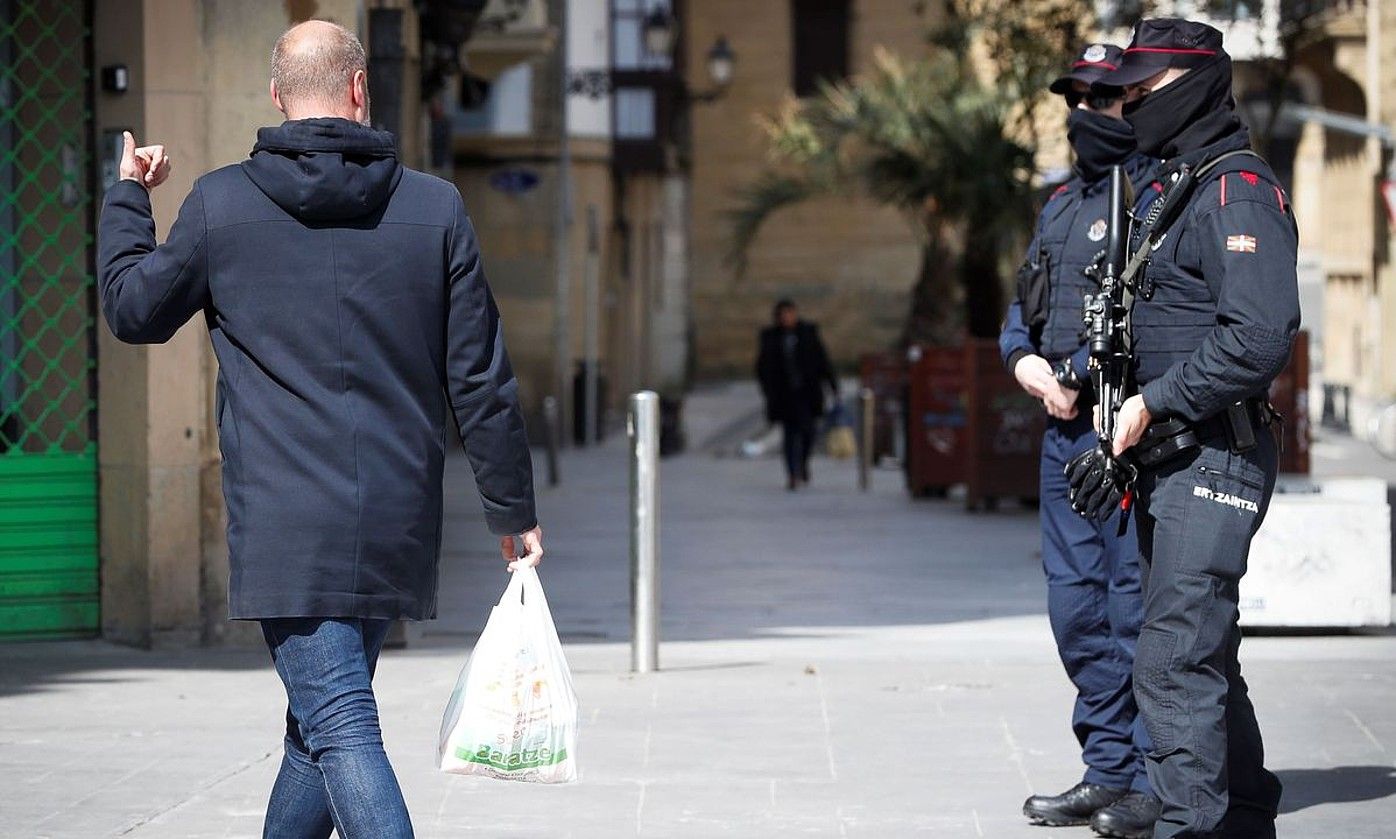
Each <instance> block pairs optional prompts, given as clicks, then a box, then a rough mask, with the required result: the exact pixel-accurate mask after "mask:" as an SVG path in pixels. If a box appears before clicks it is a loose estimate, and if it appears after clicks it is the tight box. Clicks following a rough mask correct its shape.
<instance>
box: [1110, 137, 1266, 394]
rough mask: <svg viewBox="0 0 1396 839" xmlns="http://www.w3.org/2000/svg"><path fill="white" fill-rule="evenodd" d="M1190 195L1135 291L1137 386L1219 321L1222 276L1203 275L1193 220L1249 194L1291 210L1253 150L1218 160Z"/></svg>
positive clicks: (1192, 347)
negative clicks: (1218, 309) (1218, 307)
mask: <svg viewBox="0 0 1396 839" xmlns="http://www.w3.org/2000/svg"><path fill="white" fill-rule="evenodd" d="M1192 195H1193V198H1192V200H1191V201H1190V202H1189V203H1188V206H1187V207H1186V208H1184V210H1183V213H1182V215H1181V216H1180V217H1179V218H1178V220H1177V221H1176V222H1174V223H1173V225H1172V227H1171V228H1170V229H1169V230H1168V233H1167V235H1166V237H1165V238H1164V239H1163V241H1162V242H1160V243H1159V245H1158V247H1157V248H1156V249H1155V250H1154V252H1153V254H1152V255H1151V256H1150V258H1149V262H1148V264H1147V265H1146V266H1145V268H1144V271H1143V278H1142V280H1141V281H1140V282H1139V283H1138V285H1137V287H1136V290H1135V295H1136V296H1135V302H1134V309H1133V314H1132V317H1131V321H1132V327H1133V335H1134V359H1135V371H1134V377H1135V381H1136V382H1137V384H1139V385H1140V386H1142V385H1145V384H1148V383H1149V382H1151V381H1153V380H1154V379H1157V378H1159V377H1160V376H1162V375H1163V374H1164V373H1165V372H1167V370H1168V368H1170V367H1172V366H1173V365H1174V364H1177V363H1179V362H1181V361H1185V360H1186V359H1187V358H1188V357H1189V356H1191V355H1192V354H1193V353H1194V352H1195V351H1196V350H1197V348H1198V347H1200V346H1202V343H1203V342H1204V341H1205V340H1206V339H1207V336H1208V335H1209V334H1210V333H1211V331H1212V329H1213V328H1215V327H1216V325H1217V304H1218V297H1219V295H1220V291H1221V285H1220V283H1221V282H1222V280H1223V278H1222V277H1205V276H1203V272H1202V252H1201V245H1202V244H1203V243H1202V242H1201V241H1200V239H1199V235H1198V233H1197V232H1196V231H1195V223H1196V220H1197V219H1199V218H1201V217H1202V216H1203V215H1204V214H1206V213H1207V212H1210V211H1211V210H1213V209H1215V208H1217V207H1218V206H1221V205H1222V204H1224V203H1226V202H1227V201H1238V200H1246V199H1249V198H1258V199H1260V200H1265V201H1269V202H1278V203H1279V204H1280V205H1281V207H1282V209H1284V210H1285V211H1286V212H1291V211H1290V207H1289V201H1288V199H1287V198H1286V197H1285V194H1284V190H1283V189H1282V188H1281V187H1280V185H1279V180H1278V179H1277V178H1276V177H1275V174H1274V172H1273V171H1271V169H1270V167H1269V165H1268V164H1267V163H1265V161H1264V160H1262V159H1260V158H1259V157H1255V156H1253V155H1238V156H1234V157H1231V158H1228V159H1227V160H1224V161H1222V162H1221V163H1220V164H1218V165H1217V167H1216V169H1214V170H1212V171H1211V172H1209V173H1207V175H1206V176H1205V178H1204V179H1203V180H1201V181H1199V182H1198V184H1197V186H1196V188H1195V189H1194V190H1193V193H1192ZM1138 241H1139V240H1138V239H1136V245H1137V243H1138ZM1213 246H1222V243H1214V245H1213Z"/></svg>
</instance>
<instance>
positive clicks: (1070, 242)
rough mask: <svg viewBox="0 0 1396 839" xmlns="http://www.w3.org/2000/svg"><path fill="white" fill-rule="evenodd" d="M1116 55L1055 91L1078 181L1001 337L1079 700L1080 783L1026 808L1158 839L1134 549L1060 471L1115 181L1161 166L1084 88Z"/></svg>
mask: <svg viewBox="0 0 1396 839" xmlns="http://www.w3.org/2000/svg"><path fill="white" fill-rule="evenodd" d="M1121 52H1122V51H1121V50H1120V48H1119V47H1116V46H1113V45H1107V44H1091V45H1089V46H1087V47H1086V48H1085V49H1084V50H1083V51H1082V52H1081V54H1080V55H1079V56H1078V57H1077V59H1076V60H1075V61H1074V62H1073V63H1072V65H1071V68H1070V69H1069V71H1068V72H1067V73H1066V74H1065V75H1063V76H1062V77H1061V78H1059V79H1057V80H1056V81H1054V82H1053V83H1052V85H1051V88H1050V90H1051V92H1052V93H1054V94H1058V95H1060V96H1062V97H1063V98H1064V99H1065V101H1066V104H1067V107H1068V108H1069V109H1070V112H1069V116H1068V119H1067V124H1068V138H1069V140H1070V142H1071V146H1072V149H1073V150H1074V151H1075V157H1076V166H1075V176H1074V177H1072V178H1071V179H1070V180H1069V181H1067V182H1066V183H1065V184H1063V185H1062V186H1061V187H1060V188H1059V189H1057V191H1056V192H1055V193H1053V195H1052V196H1051V198H1050V199H1049V200H1048V201H1047V204H1046V206H1045V207H1044V208H1043V210H1042V214H1041V216H1040V217H1039V219H1038V225H1037V232H1036V235H1035V236H1034V238H1033V241H1032V243H1031V244H1030V245H1029V249H1028V258H1027V260H1026V261H1025V263H1024V266H1023V268H1022V270H1021V271H1020V272H1019V277H1018V286H1019V287H1018V299H1017V300H1016V301H1015V302H1014V303H1013V304H1012V305H1011V306H1010V308H1009V311H1008V317H1007V320H1006V321H1005V326H1004V330H1003V333H1002V334H1001V336H1000V338H999V344H1000V349H1001V351H1002V354H1003V358H1004V362H1005V364H1006V365H1007V366H1008V369H1009V370H1010V371H1011V372H1012V373H1013V374H1014V376H1015V377H1016V378H1017V380H1018V382H1019V383H1020V384H1021V386H1022V387H1023V389H1024V390H1026V391H1027V392H1028V393H1029V394H1031V395H1032V396H1033V397H1035V398H1037V399H1039V400H1041V401H1042V402H1043V405H1044V407H1045V409H1046V410H1047V412H1048V414H1049V415H1050V417H1049V421H1048V425H1047V432H1046V435H1045V437H1044V439H1043V444H1042V469H1041V473H1042V485H1041V497H1042V506H1041V520H1042V562H1043V569H1044V571H1045V572H1046V576H1047V605H1048V614H1049V616H1050V619H1051V625H1052V632H1053V635H1054V637H1055V639H1056V642H1057V650H1058V653H1059V654H1060V656H1061V660H1062V664H1063V665H1064V667H1065V668H1066V672H1067V675H1068V677H1069V678H1070V679H1071V681H1072V683H1073V684H1074V685H1075V686H1076V691H1077V698H1076V703H1075V708H1074V711H1073V714H1072V719H1071V725H1072V729H1073V731H1074V732H1075V734H1076V737H1077V740H1078V741H1079V742H1080V744H1081V750H1082V755H1081V756H1082V760H1083V762H1084V763H1085V764H1086V772H1085V776H1084V778H1083V779H1082V781H1081V782H1080V783H1078V784H1076V785H1075V786H1073V787H1072V788H1071V789H1069V790H1067V791H1066V792H1064V793H1061V794H1059V795H1034V796H1032V797H1031V798H1029V799H1028V800H1027V802H1026V803H1025V804H1024V806H1023V812H1024V814H1025V815H1026V816H1027V817H1028V818H1029V819H1030V820H1032V821H1033V822H1034V823H1035V824H1041V825H1052V826H1057V825H1085V824H1090V825H1091V826H1092V827H1093V828H1095V830H1096V832H1097V833H1099V834H1101V835H1103V836H1113V837H1121V839H1135V837H1141V839H1142V838H1143V837H1149V836H1152V835H1153V825H1154V820H1155V819H1156V818H1157V816H1158V810H1159V804H1158V800H1157V799H1156V798H1155V797H1154V795H1153V793H1152V790H1151V788H1150V786H1149V781H1148V777H1147V775H1146V774H1145V771H1144V752H1145V751H1146V750H1147V749H1148V742H1147V739H1146V737H1145V735H1144V733H1143V727H1142V725H1141V724H1140V723H1139V721H1138V720H1137V710H1136V706H1135V699H1134V693H1133V689H1132V676H1131V671H1132V668H1133V659H1134V647H1135V640H1136V638H1137V637H1138V634H1139V625H1140V621H1141V619H1142V616H1143V598H1142V593H1141V589H1140V574H1139V556H1138V545H1137V541H1136V539H1135V534H1134V531H1133V529H1132V528H1129V529H1125V528H1122V527H1121V523H1120V522H1119V516H1114V517H1111V518H1110V519H1109V520H1107V521H1104V522H1101V521H1096V520H1087V519H1084V518H1082V517H1081V516H1078V515H1077V514H1076V513H1075V512H1074V511H1073V510H1072V509H1071V505H1070V501H1069V500H1068V498H1067V490H1068V487H1067V481H1066V477H1065V475H1064V474H1063V468H1064V467H1065V465H1066V464H1067V463H1068V462H1069V461H1070V460H1071V459H1072V458H1073V457H1075V456H1076V455H1078V454H1080V453H1082V452H1084V451H1086V450H1088V449H1090V448H1092V447H1093V446H1095V444H1096V435H1095V433H1094V431H1093V429H1092V427H1091V410H1090V405H1089V400H1090V396H1089V394H1088V393H1086V394H1084V395H1083V388H1084V389H1085V390H1087V391H1088V390H1089V376H1088V373H1087V352H1086V346H1085V341H1084V338H1083V330H1082V301H1083V298H1084V296H1085V295H1086V294H1089V293H1092V292H1094V291H1095V290H1096V289H1097V281H1096V280H1095V279H1094V278H1093V276H1092V267H1093V266H1094V265H1095V264H1096V262H1097V257H1098V256H1099V255H1100V253H1101V251H1102V249H1103V248H1104V246H1105V237H1106V216H1107V212H1106V210H1107V205H1108V199H1109V195H1108V182H1109V173H1110V169H1111V167H1112V166H1114V165H1115V164H1123V165H1124V166H1125V168H1126V171H1127V173H1128V174H1129V175H1130V178H1131V180H1132V181H1133V182H1134V184H1135V189H1136V191H1139V192H1146V191H1147V193H1148V194H1155V193H1154V192H1153V190H1150V189H1149V185H1150V184H1151V183H1152V182H1153V179H1154V172H1155V169H1156V162H1155V161H1153V160H1151V159H1150V158H1148V157H1145V156H1144V155H1141V154H1139V153H1138V152H1137V151H1136V150H1135V141H1134V134H1133V132H1132V131H1131V130H1130V127H1129V124H1128V123H1127V122H1125V121H1124V120H1123V119H1122V117H1121V104H1122V97H1123V91H1122V90H1118V89H1116V90H1108V91H1104V92H1103V93H1102V94H1092V93H1091V90H1090V84H1091V83H1092V82H1094V81H1097V80H1098V79H1099V78H1100V77H1101V76H1102V75H1104V74H1105V73H1107V72H1109V71H1111V70H1113V69H1115V68H1116V67H1118V66H1119V62H1120V57H1121Z"/></svg>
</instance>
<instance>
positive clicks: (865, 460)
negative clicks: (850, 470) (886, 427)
mask: <svg viewBox="0 0 1396 839" xmlns="http://www.w3.org/2000/svg"><path fill="white" fill-rule="evenodd" d="M876 405H877V403H876V397H874V396H873V392H872V388H866V387H865V388H863V389H862V390H861V391H859V392H858V407H859V414H858V415H859V418H860V423H859V425H860V427H859V429H858V489H860V490H862V491H863V492H867V491H868V485H869V483H870V478H871V472H872V461H873V423H874V422H876V420H877V417H876V414H875V409H876Z"/></svg>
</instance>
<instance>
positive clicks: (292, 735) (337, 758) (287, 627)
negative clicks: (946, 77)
mask: <svg viewBox="0 0 1396 839" xmlns="http://www.w3.org/2000/svg"><path fill="white" fill-rule="evenodd" d="M261 624H262V635H263V637H265V638H266V641H267V647H268V648H269V649H270V650H271V657H272V661H274V662H275V663H276V672H277V674H278V675H280V676H281V681H282V683H283V684H284V685H285V686H286V697H287V700H288V702H289V705H288V707H287V710H286V754H285V757H283V758H282V760H281V772H280V774H279V775H277V777H276V785H275V786H274V787H272V791H271V800H270V801H269V802H268V804H267V818H266V824H265V825H264V827H263V829H262V835H263V837H266V839H328V837H329V836H330V833H331V832H332V831H334V830H338V831H339V835H340V836H341V837H343V839H401V837H411V836H412V822H411V821H410V820H409V818H408V816H407V804H406V803H405V802H404V801H403V800H402V790H401V789H400V788H399V787H398V783H397V778H396V777H395V776H394V775H393V767H392V766H391V765H390V764H389V763H388V755H387V754H386V753H385V752H384V751H383V735H382V733H381V732H380V731H379V728H378V704H377V702H375V701H374V698H373V671H374V667H375V666H376V665H377V663H378V653H379V651H380V650H381V649H382V648H383V639H384V638H385V637H386V636H387V633H388V627H389V626H390V625H391V622H390V621H385V620H359V619H356V618H276V619H272V620H264V621H261Z"/></svg>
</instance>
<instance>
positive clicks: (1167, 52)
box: [1092, 18, 1224, 88]
mask: <svg viewBox="0 0 1396 839" xmlns="http://www.w3.org/2000/svg"><path fill="white" fill-rule="evenodd" d="M1223 54H1224V52H1223V50H1222V33H1221V31H1220V30H1218V29H1215V28H1213V27H1211V26H1208V25H1207V24H1205V23H1198V22H1197V21H1194V20H1183V19H1182V18H1153V19H1151V20H1141V21H1139V25H1138V26H1136V27H1135V28H1134V39H1133V40H1132V41H1130V42H1129V46H1128V47H1127V48H1125V51H1124V56H1123V57H1122V58H1121V63H1120V66H1119V67H1118V68H1117V69H1115V70H1111V71H1110V72H1108V73H1105V74H1104V75H1102V76H1101V77H1100V78H1098V79H1096V80H1095V81H1094V82H1092V84H1093V85H1094V86H1096V87H1117V88H1118V87H1126V86H1128V85H1132V84H1139V83H1140V82H1142V81H1144V80H1145V79H1147V78H1149V77H1151V76H1155V75H1157V74H1159V73H1161V72H1162V71H1164V70H1167V69H1168V68H1170V67H1184V68H1193V67H1201V66H1202V65H1204V64H1207V63H1209V62H1212V61H1215V60H1216V58H1217V56H1219V55H1223Z"/></svg>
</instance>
